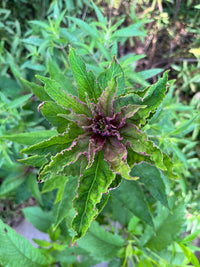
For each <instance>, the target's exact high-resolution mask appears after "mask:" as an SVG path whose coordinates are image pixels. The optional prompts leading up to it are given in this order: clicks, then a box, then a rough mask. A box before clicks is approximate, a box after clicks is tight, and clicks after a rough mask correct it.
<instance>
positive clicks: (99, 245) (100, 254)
mask: <svg viewBox="0 0 200 267" xmlns="http://www.w3.org/2000/svg"><path fill="white" fill-rule="evenodd" d="M77 243H78V246H79V247H81V248H83V249H84V250H86V251H88V252H89V253H90V255H91V256H92V257H93V258H95V259H98V260H100V261H110V260H111V259H113V258H115V257H116V256H117V253H118V251H119V250H120V249H121V248H122V247H123V246H124V240H123V238H122V237H121V236H119V235H117V234H112V233H109V232H108V231H106V230H105V229H104V228H103V227H101V226H100V225H99V224H98V223H97V222H93V223H92V225H91V227H90V229H89V231H88V232H87V233H86V235H85V236H84V237H83V238H81V239H80V240H78V241H77Z"/></svg>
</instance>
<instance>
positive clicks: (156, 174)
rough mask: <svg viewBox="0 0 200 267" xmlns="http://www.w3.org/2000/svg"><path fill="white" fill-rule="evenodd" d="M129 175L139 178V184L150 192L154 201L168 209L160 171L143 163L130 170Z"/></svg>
mask: <svg viewBox="0 0 200 267" xmlns="http://www.w3.org/2000/svg"><path fill="white" fill-rule="evenodd" d="M130 175H131V176H133V177H135V176H138V177H140V179H139V182H141V183H143V184H144V185H145V186H146V189H147V190H149V191H150V193H151V194H152V196H153V197H154V198H155V199H156V200H159V201H160V202H161V203H162V204H163V205H164V206H166V207H168V201H167V196H166V192H165V184H164V182H163V180H162V176H161V173H160V171H159V170H158V169H157V168H156V167H155V166H152V165H150V164H147V163H145V162H144V163H141V164H138V165H135V166H134V167H133V168H132V170H131V172H130Z"/></svg>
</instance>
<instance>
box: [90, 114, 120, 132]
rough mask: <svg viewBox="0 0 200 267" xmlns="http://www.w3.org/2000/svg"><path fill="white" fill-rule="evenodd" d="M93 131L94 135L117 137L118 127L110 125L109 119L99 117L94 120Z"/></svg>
mask: <svg viewBox="0 0 200 267" xmlns="http://www.w3.org/2000/svg"><path fill="white" fill-rule="evenodd" d="M92 130H93V132H94V133H96V134H100V135H102V136H111V135H115V132H116V127H115V126H114V125H112V124H111V123H110V120H109V119H108V118H105V117H104V116H101V115H99V116H97V117H95V118H94V119H93V127H92Z"/></svg>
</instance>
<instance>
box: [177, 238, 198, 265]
mask: <svg viewBox="0 0 200 267" xmlns="http://www.w3.org/2000/svg"><path fill="white" fill-rule="evenodd" d="M179 246H180V248H181V249H182V251H183V253H184V254H185V256H186V257H187V259H188V260H189V262H190V263H192V264H193V266H194V267H200V263H199V261H198V259H197V257H196V256H195V254H194V253H193V252H192V251H191V250H190V249H189V248H188V247H186V246H185V245H183V244H181V243H179Z"/></svg>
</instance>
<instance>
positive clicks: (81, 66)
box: [69, 48, 102, 115]
mask: <svg viewBox="0 0 200 267" xmlns="http://www.w3.org/2000/svg"><path fill="white" fill-rule="evenodd" d="M69 62H70V65H71V69H72V72H73V74H74V77H75V79H76V83H77V85H78V92H79V99H80V100H81V101H85V98H86V93H87V94H88V96H89V98H90V99H91V100H92V99H94V101H95V102H96V101H97V99H98V97H99V96H100V95H101V93H102V89H101V88H100V85H99V83H97V79H96V77H95V76H94V74H93V72H92V71H88V70H87V68H86V65H85V63H84V62H83V61H82V59H81V58H80V57H79V56H78V55H77V54H76V52H75V50H74V49H73V48H70V52H69ZM79 113H81V112H79ZM86 115H87V114H86Z"/></svg>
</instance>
